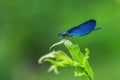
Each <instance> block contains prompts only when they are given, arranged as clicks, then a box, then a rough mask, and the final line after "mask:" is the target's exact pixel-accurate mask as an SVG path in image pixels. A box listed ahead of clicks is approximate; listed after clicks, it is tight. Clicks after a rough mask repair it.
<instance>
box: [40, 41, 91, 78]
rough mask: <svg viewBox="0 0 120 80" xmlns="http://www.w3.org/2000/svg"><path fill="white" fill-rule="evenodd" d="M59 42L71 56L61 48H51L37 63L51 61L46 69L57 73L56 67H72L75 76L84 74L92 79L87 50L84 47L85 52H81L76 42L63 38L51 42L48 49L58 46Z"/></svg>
mask: <svg viewBox="0 0 120 80" xmlns="http://www.w3.org/2000/svg"><path fill="white" fill-rule="evenodd" d="M60 44H64V45H65V46H66V48H67V49H68V51H69V53H70V55H71V57H69V56H68V55H67V54H66V53H65V52H64V51H62V50H57V51H55V50H53V51H52V52H50V53H49V54H46V55H44V56H42V57H41V58H40V59H39V61H38V62H39V63H42V62H45V61H47V62H49V63H51V64H52V65H51V67H50V68H49V69H48V71H49V72H50V71H54V73H56V74H58V73H59V72H58V70H57V68H58V67H68V66H71V67H74V68H75V70H74V74H75V76H76V77H82V76H85V77H87V79H89V80H93V71H92V69H91V67H90V65H89V62H88V58H89V54H90V53H89V50H88V49H87V48H86V49H85V54H83V53H82V52H81V51H80V47H79V45H78V44H73V43H72V42H71V41H69V40H66V39H63V40H61V41H60V42H58V43H55V44H53V45H52V46H51V47H50V50H51V49H52V48H53V47H55V46H58V45H60Z"/></svg>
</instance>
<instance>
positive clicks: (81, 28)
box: [67, 20, 96, 36]
mask: <svg viewBox="0 0 120 80" xmlns="http://www.w3.org/2000/svg"><path fill="white" fill-rule="evenodd" d="M95 26H96V21H95V20H88V21H86V22H84V23H82V24H80V25H78V26H76V27H73V28H71V29H69V30H68V31H67V32H68V35H69V36H84V35H86V34H89V33H90V32H92V31H93V30H94V28H95Z"/></svg>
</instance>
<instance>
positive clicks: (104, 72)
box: [0, 0, 120, 80]
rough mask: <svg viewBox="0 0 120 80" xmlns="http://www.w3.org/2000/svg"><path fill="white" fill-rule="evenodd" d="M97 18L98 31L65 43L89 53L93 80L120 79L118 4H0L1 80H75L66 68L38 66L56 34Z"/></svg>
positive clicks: (112, 0) (76, 0)
mask: <svg viewBox="0 0 120 80" xmlns="http://www.w3.org/2000/svg"><path fill="white" fill-rule="evenodd" d="M89 19H96V21H97V27H99V26H104V28H103V29H101V30H98V31H95V32H92V33H91V34H89V35H87V36H84V37H72V38H69V39H70V40H71V41H72V42H73V43H76V44H79V45H80V47H81V50H82V51H83V52H84V48H86V47H87V48H89V49H90V53H91V54H90V60H89V61H90V65H91V66H92V68H93V71H94V74H95V75H94V80H119V79H120V62H119V61H120V0H0V80H80V79H78V78H75V77H74V74H73V70H72V69H71V68H60V74H59V75H55V74H54V73H53V72H51V73H47V69H48V67H49V66H50V64H49V63H44V64H42V65H39V64H38V59H39V57H41V56H42V55H45V54H47V53H48V49H49V47H50V46H51V45H52V44H53V43H55V42H58V41H59V40H61V38H59V36H57V33H58V32H60V31H64V30H67V29H69V28H71V27H73V26H76V25H79V24H80V23H82V22H84V21H86V20H89Z"/></svg>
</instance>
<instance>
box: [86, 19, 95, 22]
mask: <svg viewBox="0 0 120 80" xmlns="http://www.w3.org/2000/svg"><path fill="white" fill-rule="evenodd" d="M88 22H90V23H96V20H95V19H90V20H89V21H88Z"/></svg>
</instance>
